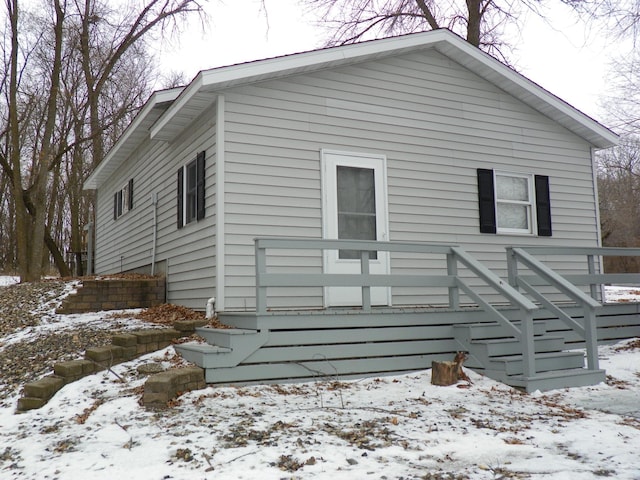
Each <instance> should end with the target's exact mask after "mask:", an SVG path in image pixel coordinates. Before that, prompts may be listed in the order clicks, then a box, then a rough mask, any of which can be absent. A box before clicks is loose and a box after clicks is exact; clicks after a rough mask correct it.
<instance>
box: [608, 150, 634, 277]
mask: <svg viewBox="0 0 640 480" xmlns="http://www.w3.org/2000/svg"><path fill="white" fill-rule="evenodd" d="M598 190H599V193H600V223H601V229H602V244H603V245H604V246H607V247H640V138H634V137H625V138H624V139H623V140H622V142H621V144H620V145H619V146H617V147H615V148H612V149H609V150H606V151H604V152H602V153H601V154H600V158H599V172H598ZM605 260H606V262H605V268H606V269H607V271H610V272H611V271H627V272H637V271H640V262H639V261H638V259H636V258H632V257H620V258H614V257H611V258H609V257H608V258H606V259H605Z"/></svg>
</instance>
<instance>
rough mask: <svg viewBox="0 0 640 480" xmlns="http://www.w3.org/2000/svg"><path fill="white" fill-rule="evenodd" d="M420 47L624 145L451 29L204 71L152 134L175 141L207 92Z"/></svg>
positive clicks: (595, 140)
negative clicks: (178, 121)
mask: <svg viewBox="0 0 640 480" xmlns="http://www.w3.org/2000/svg"><path fill="white" fill-rule="evenodd" d="M417 48H436V49H437V50H438V51H439V52H440V53H442V54H443V55H445V56H447V57H448V58H450V59H451V60H453V61H455V62H457V63H459V64H461V65H463V66H465V67H466V68H468V69H469V70H471V71H473V72H474V73H476V74H478V75H479V76H481V77H483V78H485V79H486V80H488V81H490V82H492V83H494V84H495V85H497V86H498V87H500V88H501V89H503V90H504V91H505V92H507V93H509V94H511V95H513V96H514V97H515V98H518V99H519V100H521V101H522V102H524V103H525V104H527V105H529V106H530V107H531V108H534V109H535V110H537V111H539V112H540V113H542V114H544V115H546V116H548V117H550V118H551V119H553V120H554V121H556V122H558V123H559V124H560V125H563V126H564V127H565V128H567V129H569V130H570V131H573V132H574V133H576V134H577V135H579V136H580V137H582V138H584V139H585V140H587V141H589V142H590V143H591V144H592V145H593V146H594V147H596V148H607V147H610V146H613V145H616V144H617V143H618V136H617V135H616V134H615V133H613V132H612V131H611V130H609V129H607V128H606V127H604V126H603V125H601V124H600V123H598V122H597V121H596V120H594V119H592V118H591V117H589V116H588V115H586V114H584V113H582V112H581V111H579V110H578V109H576V108H575V107H573V106H571V105H569V104H568V103H566V102H565V101H563V100H561V99H560V98H558V97H556V96H555V95H553V94H552V93H550V92H549V91H547V90H545V89H544V88H542V87H541V86H540V85H538V84H536V83H535V82H533V81H532V80H529V79H528V78H526V77H525V76H523V75H522V74H520V73H518V72H516V71H515V70H513V69H511V68H510V67H508V66H506V65H504V64H503V63H502V62H500V61H498V60H497V59H495V58H493V57H492V56H490V55H488V54H487V53H485V52H483V51H481V50H479V49H478V48H476V47H473V46H472V45H470V44H469V43H467V42H466V41H465V40H464V39H462V38H461V37H459V36H458V35H456V34H454V33H452V32H450V31H449V30H446V29H441V30H433V31H429V32H423V33H417V34H411V35H404V36H398V37H391V38H385V39H381V40H372V41H368V42H362V43H356V44H351V45H344V46H341V47H334V48H326V49H321V50H314V51H310V52H304V53H298V54H292V55H287V56H283V57H276V58H270V59H266V60H258V61H254V62H247V63H242V64H238V65H231V66H228V67H221V68H216V69H212V70H204V71H201V72H200V73H199V74H198V75H197V76H196V78H195V79H194V80H193V82H192V83H191V84H190V85H189V86H188V87H187V88H186V89H185V90H184V91H183V92H182V94H181V95H180V97H179V98H178V99H177V101H175V102H174V103H173V105H171V107H170V108H169V109H167V111H166V112H165V113H164V114H163V115H162V116H161V117H160V118H159V119H158V121H157V122H156V124H155V125H154V126H153V128H152V129H151V132H150V134H151V138H158V139H162V140H171V139H172V138H173V137H172V136H173V135H174V134H175V133H172V132H171V128H170V124H171V122H172V119H173V118H174V117H175V116H177V115H178V114H179V112H180V111H181V109H182V108H184V107H185V106H187V105H189V103H190V101H191V100H192V98H193V97H194V96H195V95H197V94H198V93H200V92H202V91H210V92H214V91H217V90H221V89H223V88H228V87H232V86H238V85H244V84H250V83H252V82H255V81H258V80H268V79H273V78H279V77H283V76H287V75H290V74H293V73H304V72H309V71H313V70H318V69H322V68H326V67H328V66H338V65H342V64H348V63H355V62H359V61H364V60H367V59H374V58H376V57H379V56H385V55H391V54H393V55H397V54H401V53H403V52H404V51H406V50H413V49H417ZM163 131H164V132H163ZM163 133H164V135H163Z"/></svg>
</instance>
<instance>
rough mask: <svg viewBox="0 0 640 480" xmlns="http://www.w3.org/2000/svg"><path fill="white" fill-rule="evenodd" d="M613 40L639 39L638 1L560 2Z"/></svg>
mask: <svg viewBox="0 0 640 480" xmlns="http://www.w3.org/2000/svg"><path fill="white" fill-rule="evenodd" d="M562 3H564V4H566V5H569V6H570V7H572V8H573V9H574V10H575V11H576V12H578V13H579V14H580V15H582V16H583V18H584V19H585V20H586V21H590V22H596V24H599V25H600V27H601V28H602V30H603V31H604V32H605V33H607V34H608V35H609V36H611V37H613V38H615V39H618V40H619V39H621V38H631V39H633V41H634V44H635V42H636V41H637V40H638V38H640V0H562Z"/></svg>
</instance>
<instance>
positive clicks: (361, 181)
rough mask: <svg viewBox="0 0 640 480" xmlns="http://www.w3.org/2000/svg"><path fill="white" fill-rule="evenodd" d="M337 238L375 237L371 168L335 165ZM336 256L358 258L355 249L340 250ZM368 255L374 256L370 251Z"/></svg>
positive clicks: (372, 238) (373, 182)
mask: <svg viewBox="0 0 640 480" xmlns="http://www.w3.org/2000/svg"><path fill="white" fill-rule="evenodd" d="M336 179H337V188H338V238H339V239H350V240H376V238H377V235H376V201H375V199H376V191H375V177H374V171H373V170H372V169H369V168H355V167H344V166H338V167H337V172H336ZM339 258H341V259H357V258H360V255H359V253H358V252H357V251H354V250H340V252H339ZM370 258H377V252H371V253H370Z"/></svg>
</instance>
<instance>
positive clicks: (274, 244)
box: [255, 237, 537, 348]
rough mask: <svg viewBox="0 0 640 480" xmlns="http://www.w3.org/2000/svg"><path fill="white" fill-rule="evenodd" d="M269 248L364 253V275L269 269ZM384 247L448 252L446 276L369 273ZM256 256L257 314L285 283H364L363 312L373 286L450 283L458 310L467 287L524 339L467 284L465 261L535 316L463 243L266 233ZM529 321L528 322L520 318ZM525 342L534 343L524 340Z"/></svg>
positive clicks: (526, 302) (257, 242) (367, 308)
mask: <svg viewBox="0 0 640 480" xmlns="http://www.w3.org/2000/svg"><path fill="white" fill-rule="evenodd" d="M267 249H287V250H290V249H300V250H321V251H324V250H341V249H344V250H355V251H360V273H352V274H330V273H324V272H323V273H307V274H296V275H287V274H284V273H269V272H268V271H267V255H266V251H267ZM370 251H386V252H396V253H397V252H402V253H407V252H411V253H424V254H438V255H445V256H446V264H447V274H446V275H389V274H371V273H370V272H369V252H370ZM255 255H256V312H257V313H258V314H266V312H267V289H268V288H269V287H287V286H318V287H327V286H345V287H346V286H351V287H360V289H361V295H362V309H363V311H370V310H371V287H380V286H382V287H392V286H393V287H399V286H412V287H446V288H448V289H449V307H450V308H454V309H455V308H459V303H458V290H459V289H461V290H463V291H464V292H465V293H466V294H467V296H468V297H469V298H471V299H472V300H473V301H475V302H476V303H477V304H478V306H479V307H481V308H483V309H484V310H485V311H488V312H489V313H491V314H492V316H493V317H494V318H495V319H496V320H497V321H498V322H499V323H500V324H501V325H502V326H504V327H505V328H506V329H507V330H508V331H509V332H510V334H511V335H513V336H514V337H515V338H516V339H518V340H523V332H522V331H521V329H520V328H518V327H517V326H515V325H514V324H513V323H512V322H511V321H510V320H509V319H508V318H506V317H505V316H504V315H503V314H502V313H500V312H499V311H498V310H497V309H496V308H495V307H493V306H492V305H491V304H490V303H489V302H488V301H486V300H485V299H483V298H482V297H481V296H480V295H479V294H478V293H477V292H475V291H474V290H473V288H471V287H470V286H469V285H467V283H466V282H465V281H464V279H462V278H461V277H459V276H458V270H457V265H458V263H460V264H462V265H464V266H465V267H467V268H468V269H469V271H471V272H472V273H474V274H475V275H476V277H477V278H479V279H481V280H482V281H484V282H485V283H486V284H487V285H489V286H490V287H492V288H493V289H494V290H495V291H496V292H498V293H499V294H500V295H502V296H503V297H504V298H505V299H506V300H508V301H509V303H510V304H512V305H513V306H515V307H516V308H518V309H520V310H521V311H522V312H523V314H522V315H521V317H522V318H523V319H527V318H529V319H532V312H533V311H534V310H536V309H537V306H536V305H535V304H534V303H533V302H531V300H529V299H528V298H526V297H525V296H524V295H523V294H522V293H520V292H519V291H518V290H517V289H515V288H513V287H512V286H511V285H509V283H508V282H505V281H504V280H502V279H501V278H500V277H498V276H497V275H495V274H494V273H493V272H491V271H490V270H489V269H487V268H486V267H485V266H483V265H482V264H481V263H480V262H478V261H477V260H476V259H475V258H473V257H472V256H471V255H470V254H469V253H467V252H466V251H464V250H463V249H462V248H461V247H459V246H454V245H442V244H430V243H403V242H378V241H370V240H330V239H329V240H328V239H303V238H279V237H266V238H256V239H255ZM522 323H523V324H524V323H526V322H525V320H523V322H522ZM523 329H524V330H525V333H526V335H531V338H533V337H532V335H533V334H532V333H528V332H530V331H532V329H531V328H530V326H528V325H527V326H524V327H523ZM523 344H530V345H531V348H533V346H532V345H533V344H532V339H531V342H528V341H523Z"/></svg>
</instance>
